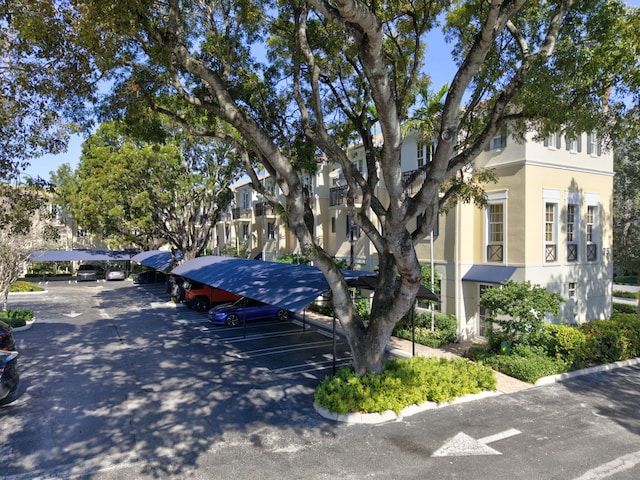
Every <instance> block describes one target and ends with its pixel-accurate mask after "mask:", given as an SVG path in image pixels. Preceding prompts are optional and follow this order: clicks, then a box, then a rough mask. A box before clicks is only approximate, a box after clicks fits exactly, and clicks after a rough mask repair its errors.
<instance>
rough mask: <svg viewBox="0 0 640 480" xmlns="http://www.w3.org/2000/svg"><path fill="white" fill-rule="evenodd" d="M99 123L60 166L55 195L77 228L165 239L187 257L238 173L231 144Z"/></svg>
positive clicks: (199, 245) (128, 241) (207, 231)
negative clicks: (71, 163)
mask: <svg viewBox="0 0 640 480" xmlns="http://www.w3.org/2000/svg"><path fill="white" fill-rule="evenodd" d="M127 131H128V129H127V128H126V127H125V126H124V125H123V124H121V123H118V122H107V123H103V124H102V125H101V126H100V127H99V128H98V130H97V132H96V133H95V134H93V135H91V136H90V137H89V138H88V139H87V140H86V141H85V143H84V144H83V150H82V157H81V159H80V164H79V165H78V168H77V170H76V171H75V172H74V173H73V174H71V173H70V172H69V170H68V166H64V165H63V166H62V167H61V168H60V169H59V170H58V173H57V174H56V175H54V176H53V180H54V181H59V182H60V185H59V188H58V198H59V200H60V202H61V203H62V204H63V205H65V207H66V208H69V210H70V211H71V213H72V214H73V217H74V219H75V220H76V221H77V222H78V223H79V225H82V228H83V229H84V230H86V231H88V232H92V233H95V234H98V235H101V236H104V237H107V238H110V239H111V240H112V242H115V243H117V244H118V245H120V246H122V245H125V246H130V245H135V246H139V247H142V248H145V249H149V248H154V246H155V244H156V243H158V242H159V243H165V242H168V243H170V244H171V245H172V246H173V247H174V248H176V249H177V250H179V251H181V252H182V253H183V255H184V258H186V259H191V258H195V257H196V256H198V255H200V254H202V253H203V251H204V250H205V248H206V247H207V245H208V244H209V241H210V239H211V234H212V229H213V227H214V226H215V224H216V223H217V221H218V220H219V217H220V214H221V212H222V211H223V210H224V209H225V208H226V207H227V206H228V205H229V203H230V201H231V199H232V194H231V191H230V189H229V185H230V183H232V182H233V181H234V180H235V179H236V178H237V175H238V162H237V161H236V160H235V153H234V151H233V149H231V148H229V146H228V145H226V144H220V143H219V142H216V141H212V140H208V141H199V142H194V141H193V138H191V137H189V136H188V135H183V134H181V133H176V134H174V135H173V136H172V137H171V138H170V139H168V140H167V141H166V142H165V143H164V144H160V143H149V142H144V141H140V140H137V139H135V138H132V137H131V136H129V135H128V134H127Z"/></svg>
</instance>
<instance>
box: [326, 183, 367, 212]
mask: <svg viewBox="0 0 640 480" xmlns="http://www.w3.org/2000/svg"><path fill="white" fill-rule="evenodd" d="M348 190H349V186H348V185H342V186H339V187H331V188H330V189H329V206H330V207H338V206H346V204H347V192H348ZM353 201H354V203H355V204H356V205H358V204H361V203H362V192H361V191H360V189H359V188H358V191H357V192H356V195H355V198H354V199H353Z"/></svg>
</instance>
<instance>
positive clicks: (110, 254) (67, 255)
mask: <svg viewBox="0 0 640 480" xmlns="http://www.w3.org/2000/svg"><path fill="white" fill-rule="evenodd" d="M130 259H131V252H127V251H121V250H36V251H35V252H33V253H32V254H31V255H30V256H29V261H30V262H80V261H93V262H108V261H116V260H130Z"/></svg>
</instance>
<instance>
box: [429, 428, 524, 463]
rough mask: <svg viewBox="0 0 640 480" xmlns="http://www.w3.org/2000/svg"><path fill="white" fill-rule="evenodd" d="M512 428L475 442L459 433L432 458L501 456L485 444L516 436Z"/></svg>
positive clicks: (516, 431)
mask: <svg viewBox="0 0 640 480" xmlns="http://www.w3.org/2000/svg"><path fill="white" fill-rule="evenodd" d="M519 433H520V432H519V431H518V430H516V429H514V428H512V429H510V430H505V431H504V432H501V433H497V434H495V435H490V436H488V437H484V438H481V439H479V440H475V439H474V438H471V437H470V436H469V435H467V434H466V433H463V432H460V433H458V434H457V435H456V436H455V437H453V438H452V439H451V440H449V441H448V442H447V443H445V444H444V445H443V446H442V447H440V448H439V449H438V450H436V451H435V452H434V453H433V455H432V457H456V456H457V457H462V456H469V455H502V454H501V453H500V452H499V451H497V450H495V449H493V448H491V447H489V446H488V445H487V443H491V442H496V441H498V440H502V439H504V438H509V437H512V436H514V435H518V434H519Z"/></svg>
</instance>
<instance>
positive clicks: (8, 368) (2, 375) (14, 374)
mask: <svg viewBox="0 0 640 480" xmlns="http://www.w3.org/2000/svg"><path fill="white" fill-rule="evenodd" d="M19 380H20V375H19V374H18V352H14V351H6V350H0V400H5V399H6V398H7V397H8V396H9V394H10V393H11V392H13V391H14V390H15V389H16V388H18V382H19Z"/></svg>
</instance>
